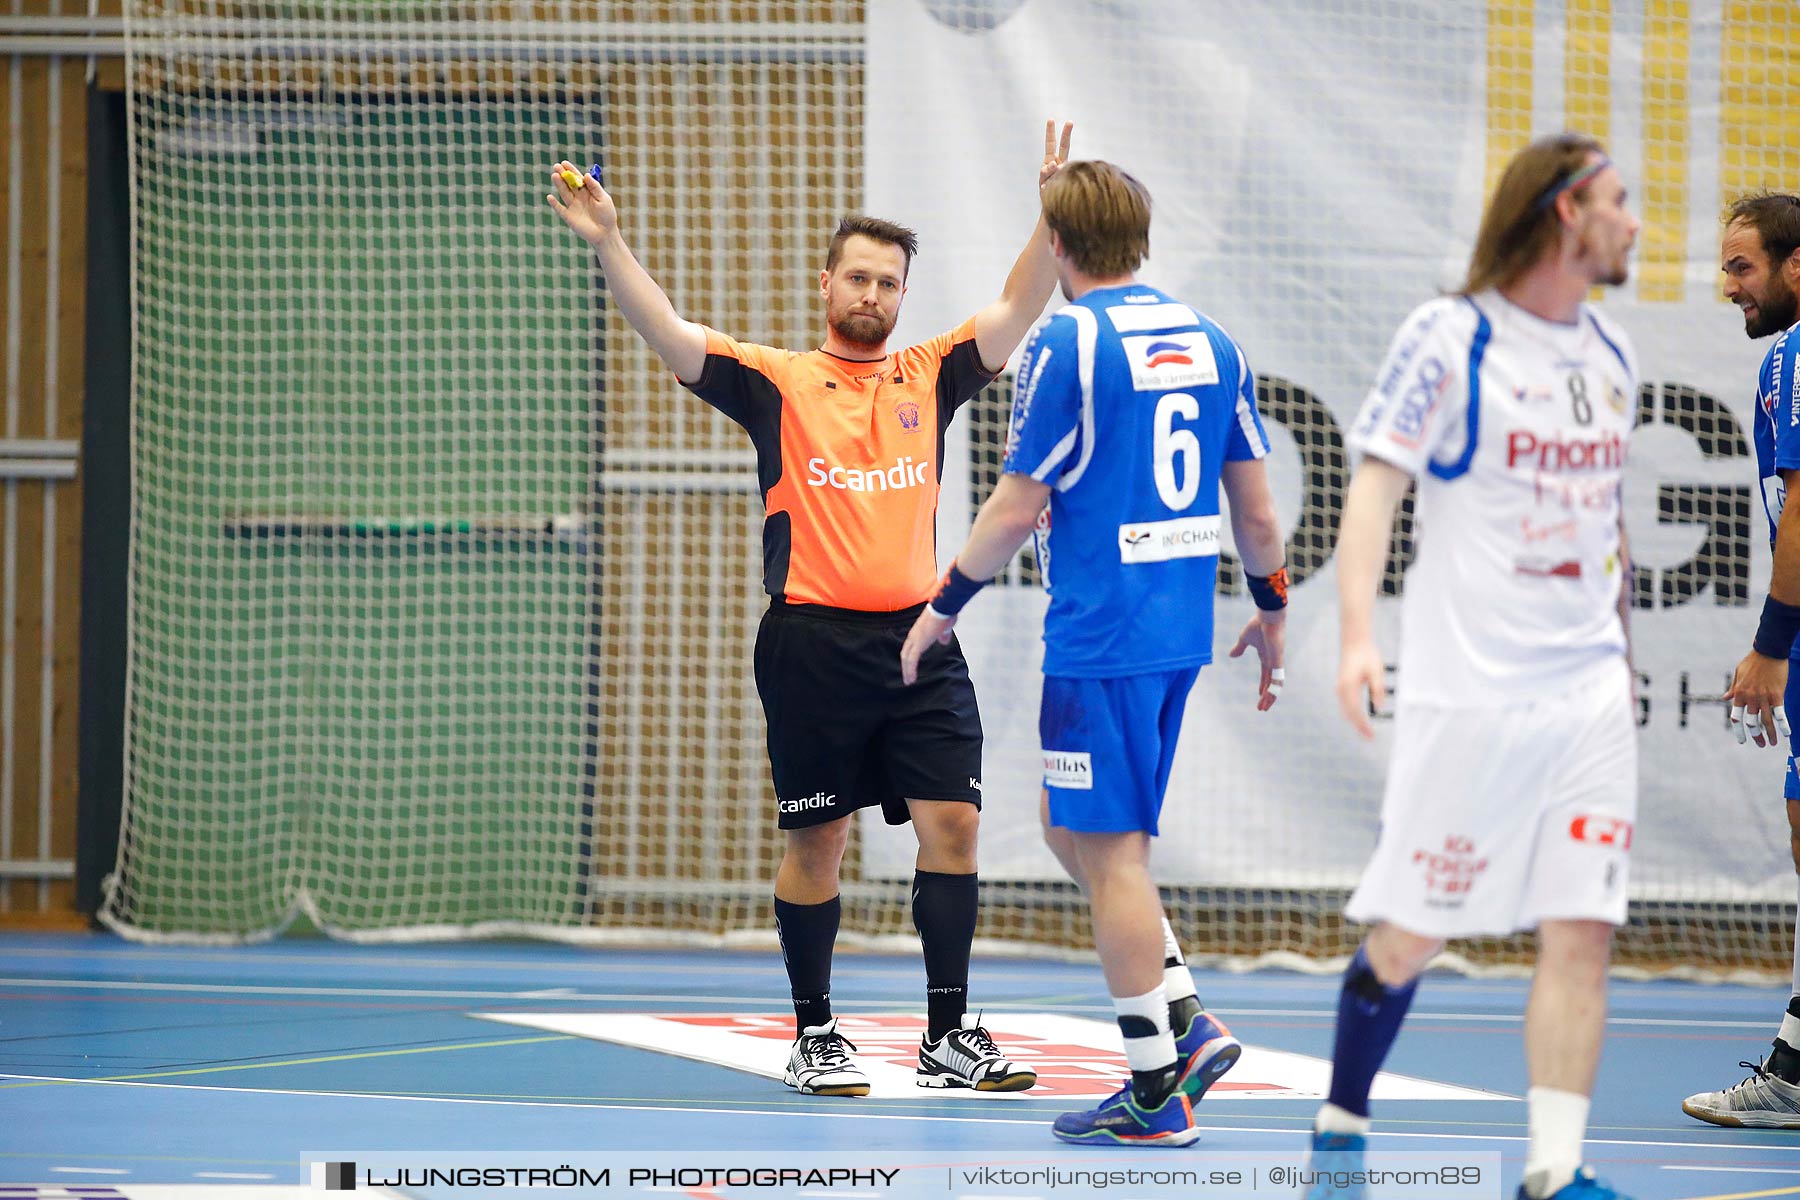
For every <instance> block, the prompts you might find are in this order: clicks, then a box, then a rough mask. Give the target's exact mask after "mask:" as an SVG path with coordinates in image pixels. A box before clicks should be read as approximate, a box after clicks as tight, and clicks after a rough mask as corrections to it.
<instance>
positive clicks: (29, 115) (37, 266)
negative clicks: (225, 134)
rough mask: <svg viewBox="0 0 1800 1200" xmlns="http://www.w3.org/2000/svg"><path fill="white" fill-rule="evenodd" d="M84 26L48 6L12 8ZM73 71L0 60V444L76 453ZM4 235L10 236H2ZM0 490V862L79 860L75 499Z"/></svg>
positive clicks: (33, 879) (35, 485)
mask: <svg viewBox="0 0 1800 1200" xmlns="http://www.w3.org/2000/svg"><path fill="white" fill-rule="evenodd" d="M14 11H15V12H26V13H29V14H36V15H57V14H59V13H60V14H62V15H84V14H85V12H86V7H85V5H80V6H77V5H72V4H66V3H61V2H60V0H59V2H55V3H53V2H51V0H39V2H36V3H32V4H27V5H25V6H23V7H22V8H21V7H15V9H14ZM87 75H88V61H87V60H86V59H85V58H81V59H75V58H52V57H46V56H29V55H26V56H14V57H9V58H7V59H4V60H0V130H5V131H6V138H5V151H4V153H0V239H3V240H4V244H5V253H4V256H0V437H6V438H23V439H46V440H77V439H79V438H80V436H81V421H82V411H83V394H82V392H83V386H84V383H85V370H84V364H85V361H86V359H85V356H86V353H87V347H86V345H85V343H84V333H85V330H84V318H85V305H86V297H87V288H86V272H87V245H86V236H87V204H86V199H87V193H86V180H87V86H88V85H87ZM15 230H16V236H15V234H14V231H15ZM79 470H80V467H79V463H77V478H76V480H75V481H74V482H73V483H70V482H60V481H54V482H44V481H37V480H12V481H6V482H0V621H3V622H4V628H3V629H0V712H4V713H5V714H6V715H7V717H8V718H9V719H8V722H7V727H6V729H5V730H4V731H3V733H0V750H4V754H3V755H0V801H4V803H3V804H0V860H5V861H7V862H11V863H20V864H42V863H46V862H48V863H54V864H58V874H60V873H63V872H66V870H67V867H66V866H64V865H63V864H70V863H72V862H73V860H74V857H75V838H76V828H75V812H76V794H77V783H78V767H77V747H78V741H77V735H78V727H77V720H76V715H77V709H78V701H79V692H78V682H77V681H78V669H79V663H80V617H81V609H80V597H81V537H80V534H81V490H80V482H81V481H80V475H79ZM74 904H75V900H74V882H73V880H72V879H71V878H66V877H57V875H51V876H46V875H42V874H40V873H38V872H37V871H36V870H35V868H23V869H20V870H17V871H10V872H8V873H7V874H6V875H5V876H4V877H0V920H4V921H6V922H8V923H14V922H24V923H29V924H41V923H43V921H44V919H45V918H46V917H50V918H55V917H58V916H62V917H70V916H72V915H73V913H74Z"/></svg>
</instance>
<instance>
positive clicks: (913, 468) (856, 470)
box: [806, 454, 931, 492]
mask: <svg viewBox="0 0 1800 1200" xmlns="http://www.w3.org/2000/svg"><path fill="white" fill-rule="evenodd" d="M806 482H807V484H808V486H810V487H828V488H836V489H837V490H838V491H840V492H903V491H905V490H906V489H907V488H913V487H920V486H923V485H924V484H927V483H929V482H931V464H930V463H929V462H917V461H915V460H914V459H913V457H912V455H910V454H908V455H906V456H905V457H903V458H902V459H901V460H900V461H899V462H897V463H895V464H894V465H893V466H891V467H870V468H869V469H868V470H866V471H865V470H863V469H861V468H860V467H834V466H829V465H827V464H826V462H825V460H824V459H822V458H809V459H807V460H806Z"/></svg>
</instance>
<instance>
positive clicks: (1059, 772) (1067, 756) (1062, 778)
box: [1044, 750, 1094, 792]
mask: <svg viewBox="0 0 1800 1200" xmlns="http://www.w3.org/2000/svg"><path fill="white" fill-rule="evenodd" d="M1044 785H1045V786H1046V787H1059V788H1069V789H1071V790H1074V791H1084V792H1091V791H1093V790H1094V764H1093V761H1092V757H1091V756H1090V755H1088V754H1086V753H1085V752H1084V753H1076V752H1075V751H1073V750H1046V751H1044Z"/></svg>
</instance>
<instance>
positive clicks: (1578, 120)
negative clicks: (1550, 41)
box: [1486, 0, 1800, 303]
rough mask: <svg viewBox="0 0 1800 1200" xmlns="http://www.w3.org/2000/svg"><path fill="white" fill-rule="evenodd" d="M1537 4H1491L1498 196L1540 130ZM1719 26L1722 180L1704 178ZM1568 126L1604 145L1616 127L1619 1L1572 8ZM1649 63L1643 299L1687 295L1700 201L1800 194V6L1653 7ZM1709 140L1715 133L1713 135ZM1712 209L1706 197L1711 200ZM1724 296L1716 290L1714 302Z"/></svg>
mask: <svg viewBox="0 0 1800 1200" xmlns="http://www.w3.org/2000/svg"><path fill="white" fill-rule="evenodd" d="M1534 12H1535V5H1534V4H1532V3H1530V2H1528V0H1488V6H1487V156H1486V157H1487V185H1488V186H1487V192H1488V193H1489V194H1491V193H1492V191H1493V188H1494V184H1495V183H1496V182H1497V181H1498V179H1499V176H1500V171H1501V169H1502V168H1504V166H1505V165H1506V162H1507V160H1508V159H1510V158H1511V157H1512V156H1513V154H1515V153H1517V151H1518V150H1519V149H1520V148H1521V147H1523V146H1524V145H1525V144H1526V143H1527V142H1528V141H1529V140H1530V139H1531V137H1532V135H1533V134H1534V133H1547V132H1550V131H1549V130H1534V129H1533V128H1532V124H1531V114H1532V80H1533V70H1534V63H1533V55H1532V48H1533V44H1534V37H1535V35H1536V29H1535V25H1534ZM1697 21H1699V22H1710V23H1716V24H1717V27H1718V31H1719V39H1720V62H1719V94H1718V113H1719V123H1718V128H1717V137H1718V178H1717V180H1716V186H1715V185H1714V183H1713V181H1708V180H1700V181H1698V189H1697V191H1696V186H1695V184H1696V181H1695V180H1694V179H1693V178H1692V165H1693V146H1692V140H1693V136H1694V131H1693V128H1692V121H1693V114H1694V112H1695V109H1694V105H1695V104H1696V103H1697V102H1698V103H1700V104H1701V105H1702V106H1703V109H1702V111H1704V106H1706V105H1707V104H1708V103H1709V102H1710V100H1711V97H1710V96H1702V97H1696V96H1695V95H1694V94H1693V80H1692V68H1693V61H1692V46H1693V35H1694V26H1695V23H1696V22H1697ZM1561 33H1562V37H1563V72H1562V74H1563V79H1562V83H1563V123H1564V125H1565V126H1566V127H1567V128H1570V129H1576V130H1580V131H1582V132H1585V133H1591V134H1593V135H1595V136H1596V137H1598V138H1600V139H1601V140H1602V141H1605V140H1607V138H1608V137H1609V135H1610V133H1611V130H1612V124H1613V122H1612V111H1613V107H1612V106H1613V78H1612V68H1613V65H1614V63H1613V52H1614V45H1613V43H1614V28H1613V9H1612V0H1567V3H1566V4H1565V5H1564V8H1563V28H1562V30H1561ZM1626 52H1627V53H1635V54H1637V55H1638V56H1639V57H1640V60H1641V62H1642V64H1643V71H1642V78H1641V79H1640V80H1639V81H1638V87H1639V89H1640V97H1641V102H1642V109H1641V121H1640V129H1641V136H1642V139H1643V144H1642V146H1641V154H1640V162H1641V164H1642V175H1641V178H1640V179H1636V180H1629V181H1627V182H1628V186H1630V187H1631V189H1632V193H1633V204H1634V205H1635V206H1636V208H1637V210H1638V214H1639V216H1640V217H1641V218H1642V221H1643V229H1642V231H1641V232H1640V233H1639V235H1638V252H1637V269H1636V272H1635V274H1636V277H1637V294H1638V298H1639V299H1640V300H1644V301H1650V302H1656V303H1679V302H1680V301H1682V300H1683V299H1684V298H1685V279H1686V270H1687V265H1688V264H1687V258H1688V225H1689V222H1690V219H1691V217H1692V216H1693V215H1695V214H1693V213H1692V210H1691V205H1692V202H1693V196H1694V195H1696V194H1698V195H1700V196H1714V197H1716V199H1717V203H1718V208H1719V211H1720V212H1721V213H1723V211H1724V209H1725V208H1726V206H1728V205H1730V204H1731V202H1732V201H1734V200H1736V199H1737V198H1738V197H1740V196H1743V195H1746V194H1749V193H1751V192H1756V191H1760V190H1763V189H1771V188H1772V189H1782V190H1792V189H1794V188H1797V187H1800V4H1795V3H1793V2H1792V0H1780V2H1776V3H1760V2H1756V0H1725V2H1724V3H1722V4H1719V5H1711V4H1704V3H1702V4H1696V3H1694V2H1693V0H1643V31H1642V42H1641V45H1638V46H1631V47H1627V48H1626ZM1702 136H1704V133H1702ZM1703 203H1705V201H1703ZM1718 294H1719V293H1718V292H1717V290H1716V289H1715V290H1714V295H1715V296H1717V295H1718Z"/></svg>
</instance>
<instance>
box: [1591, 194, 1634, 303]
mask: <svg viewBox="0 0 1800 1200" xmlns="http://www.w3.org/2000/svg"><path fill="white" fill-rule="evenodd" d="M1587 192H1588V196H1587V203H1586V204H1584V205H1582V207H1581V218H1580V221H1581V224H1580V246H1581V254H1580V257H1581V258H1582V260H1584V261H1585V262H1586V263H1588V264H1589V265H1590V267H1591V268H1592V270H1593V273H1594V282H1595V283H1603V284H1605V285H1606V286H1607V287H1618V286H1619V285H1620V284H1622V283H1624V282H1625V280H1626V279H1627V278H1629V277H1630V275H1631V246H1632V243H1633V242H1635V241H1637V234H1638V219H1637V217H1636V216H1635V215H1633V213H1632V211H1631V209H1630V208H1628V207H1627V206H1626V203H1625V181H1624V180H1623V179H1621V178H1619V173H1618V172H1617V171H1616V170H1614V169H1613V168H1611V167H1608V168H1606V170H1604V171H1602V172H1600V173H1599V174H1598V175H1596V176H1594V178H1593V181H1592V182H1591V183H1589V184H1588V188H1587Z"/></svg>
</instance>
